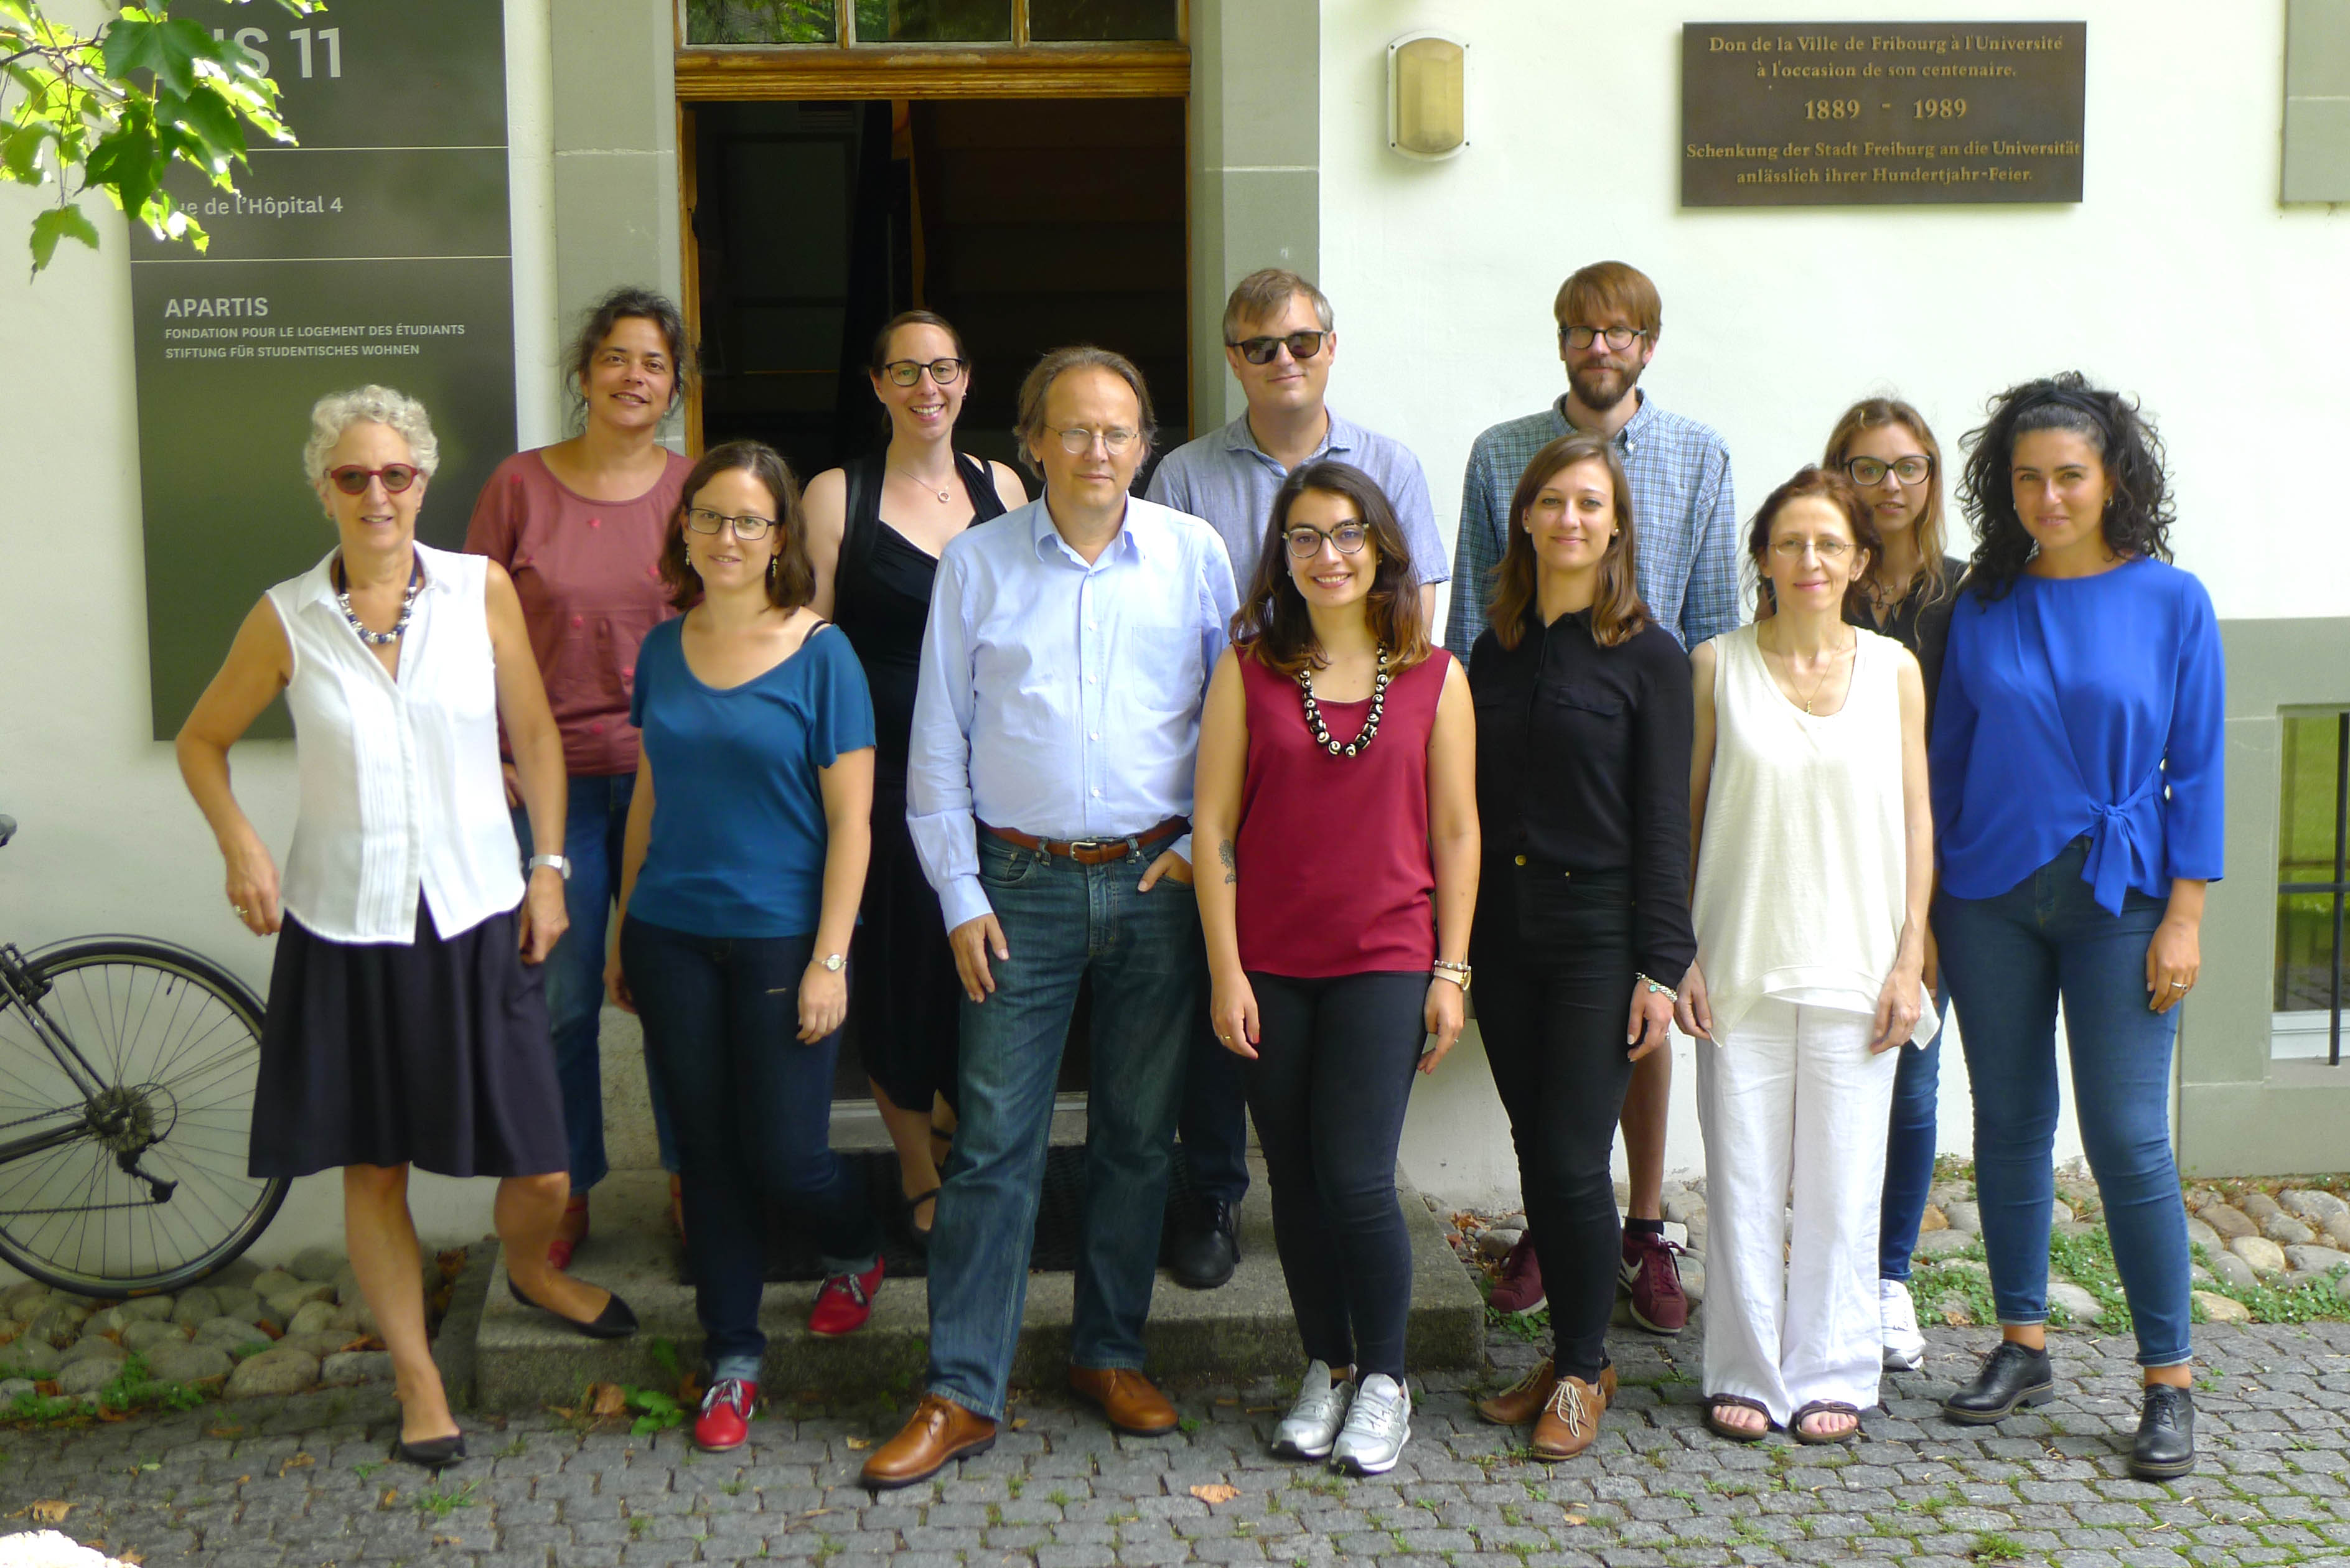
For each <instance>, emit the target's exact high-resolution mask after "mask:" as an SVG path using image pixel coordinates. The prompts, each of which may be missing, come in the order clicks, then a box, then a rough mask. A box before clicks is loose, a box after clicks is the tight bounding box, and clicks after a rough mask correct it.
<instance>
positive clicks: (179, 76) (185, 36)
mask: <svg viewBox="0 0 2350 1568" xmlns="http://www.w3.org/2000/svg"><path fill="white" fill-rule="evenodd" d="M157 9H158V10H159V11H160V10H161V7H160V6H159V7H157ZM99 48H100V49H101V50H102V51H103V52H104V56H105V60H106V74H107V75H108V76H110V77H112V78H115V79H116V80H118V81H120V80H122V79H124V78H128V77H129V76H130V73H131V72H133V71H152V72H153V73H154V75H155V85H156V87H157V88H160V89H163V90H167V91H171V92H175V93H185V92H186V91H187V90H188V89H189V88H192V87H193V86H195V84H196V68H195V67H196V62H197V61H198V60H200V59H211V58H213V52H214V51H213V36H212V35H211V34H210V33H207V32H205V31H204V28H203V24H202V23H200V22H191V21H188V20H186V19H185V18H182V19H181V20H180V21H177V22H161V21H151V20H148V19H147V18H145V17H142V16H133V15H130V14H125V15H123V16H117V17H116V18H115V19H114V20H113V21H111V22H109V23H108V24H107V25H106V30H105V31H104V32H102V33H100V34H99Z"/></svg>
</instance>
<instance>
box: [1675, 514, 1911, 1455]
mask: <svg viewBox="0 0 2350 1568" xmlns="http://www.w3.org/2000/svg"><path fill="white" fill-rule="evenodd" d="M1878 547H1879V544H1878V539H1877V526H1876V524H1875V521H1874V520H1873V518H1872V517H1871V515H1870V513H1869V508H1868V506H1867V504H1866V503H1865V502H1864V501H1863V500H1862V499H1861V498H1860V496H1859V494H1858V493H1856V491H1854V489H1853V488H1852V486H1851V485H1850V483H1847V482H1846V480H1845V478H1844V477H1843V476H1842V475H1841V474H1836V473H1832V472H1827V471H1825V470H1823V469H1818V468H1805V469H1803V470H1801V471H1800V472H1797V473H1796V474H1795V476H1794V478H1793V479H1790V480H1789V481H1787V483H1784V484H1783V485H1781V486H1780V487H1779V488H1778V489H1777V490H1775V491H1773V492H1772V493H1771V495H1770V498H1769V499H1768V500H1766V501H1764V502H1763V508H1762V510H1761V512H1759V513H1758V514H1756V516H1755V519H1754V524H1753V527H1752V530H1751V531H1750V533H1749V535H1748V539H1747V549H1748V551H1749V553H1750V554H1751V555H1752V556H1753V557H1754V563H1755V566H1756V568H1757V570H1758V571H1759V572H1760V574H1761V575H1762V576H1763V579H1764V580H1765V581H1767V582H1768V583H1769V585H1770V586H1771V588H1772V590H1773V593H1774V594H1775V596H1776V599H1777V604H1778V612H1777V614H1775V615H1774V616H1773V617H1772V618H1770V619H1769V620H1766V621H1760V622H1756V623H1754V624H1752V625H1749V626H1743V627H1741V628H1738V629H1737V630H1736V631H1732V632H1726V633H1724V634H1723V635H1721V637H1717V638H1715V639H1712V640H1711V641H1710V642H1707V643H1704V644H1702V645H1701V646H1700V647H1699V648H1698V649H1697V651H1696V652H1695V653H1693V654H1692V655H1690V667H1691V670H1692V672H1693V676H1694V680H1695V684H1696V698H1697V703H1696V706H1697V723H1696V731H1695V745H1694V747H1693V751H1692V760H1691V766H1690V817H1691V829H1690V833H1691V837H1692V838H1693V839H1694V841H1695V846H1696V857H1697V879H1696V888H1695V892H1694V895H1693V897H1692V898H1691V900H1690V904H1691V909H1690V913H1691V916H1692V923H1693V924H1694V925H1695V926H1696V928H1697V944H1698V957H1697V962H1696V963H1694V964H1692V965H1690V971H1689V974H1688V977H1687V978H1686V979H1685V980H1684V981H1683V982H1682V985H1681V993H1680V999H1679V1007H1678V1012H1679V1022H1680V1025H1681V1027H1682V1028H1683V1029H1685V1030H1687V1031H1688V1032H1689V1033H1691V1034H1693V1035H1696V1036H1697V1037H1698V1038H1699V1039H1700V1041H1705V1042H1708V1043H1709V1044H1703V1045H1701V1046H1700V1048H1699V1051H1698V1112H1699V1116H1700V1123H1701V1125H1702V1127H1703V1129H1704V1133H1705V1155H1706V1196H1707V1200H1708V1210H1709V1219H1710V1221H1711V1225H1712V1247H1711V1252H1710V1254H1709V1257H1708V1260H1707V1262H1708V1263H1709V1268H1708V1272H1707V1286H1708V1292H1707V1297H1706V1313H1705V1389H1706V1396H1707V1398H1706V1424H1707V1426H1709V1427H1711V1428H1712V1429H1713V1430H1714V1431H1716V1432H1718V1433H1720V1434H1721V1436H1723V1437H1726V1438H1732V1439H1734V1440H1736V1441H1740V1442H1752V1441H1754V1440H1755V1439H1757V1438H1761V1437H1762V1436H1763V1434H1764V1433H1765V1432H1767V1431H1769V1430H1770V1429H1771V1428H1773V1426H1774V1425H1783V1426H1784V1427H1785V1428H1787V1429H1788V1431H1789V1432H1790V1433H1791V1434H1793V1436H1794V1438H1795V1440H1796V1441H1797V1442H1801V1443H1840V1442H1849V1441H1851V1440H1852V1438H1854V1437H1855V1436H1856V1435H1857V1434H1858V1432H1859V1429H1860V1412H1861V1410H1862V1409H1864V1408H1866V1407H1868V1406H1871V1405H1874V1404H1876V1403H1877V1373H1878V1369H1879V1366H1880V1365H1881V1360H1882V1355H1883V1351H1882V1347H1881V1345H1880V1343H1879V1340H1880V1335H1879V1332H1878V1326H1877V1208H1878V1196H1879V1190H1880V1189H1881V1187H1882V1185H1883V1181H1884V1171H1885V1128H1886V1122H1887V1116H1888V1114H1889V1112H1890V1108H1891V1105H1892V1096H1893V1079H1894V1069H1895V1066H1896V1063H1897V1058H1896V1057H1895V1056H1894V1055H1893V1054H1892V1053H1893V1051H1894V1050H1895V1049H1896V1048H1897V1047H1898V1046H1900V1045H1902V1044H1905V1043H1910V1044H1924V1042H1925V1041H1927V1040H1929V1039H1931V1038H1932V1037H1933V1033H1934V1026H1935V1022H1936V1021H1935V1019H1934V1017H1933V1015H1932V1014H1931V1013H1930V1012H1927V1011H1926V1009H1925V1007H1924V1002H1923V997H1922V995H1921V994H1920V986H1919V977H1920V974H1921V971H1922V970H1923V968H1924V964H1925V942H1926V909H1927V901H1928V897H1929V893H1930V892H1931V889H1932V882H1933V831H1932V817H1931V810H1930V807H1929V802H1928V795H1927V790H1926V732H1925V713H1926V691H1925V683H1924V680H1922V678H1921V677H1920V676H1919V674H1918V660H1917V659H1916V658H1915V657H1914V656H1912V655H1911V654H1910V652H1909V651H1908V649H1905V648H1903V647H1902V646H1901V645H1900V644H1899V643H1898V642H1896V641H1894V640H1893V639H1890V638H1887V637H1882V636H1879V635H1878V634H1877V633H1876V632H1873V631H1867V630H1865V629H1863V628H1859V627H1856V626H1852V625H1848V624H1847V623H1846V620H1845V613H1844V612H1845V610H1846V601H1847V599H1848V597H1850V596H1852V595H1854V594H1856V593H1858V592H1860V591H1862V590H1861V585H1862V584H1863V583H1864V582H1865V581H1866V573H1867V569H1868V564H1869V562H1870V561H1871V559H1873V558H1874V556H1876V554H1877V549H1878ZM1790 1192H1792V1193H1793V1195H1794V1234H1793V1236H1792V1238H1791V1237H1790V1236H1789V1234H1788V1225H1787V1218H1786V1205H1787V1200H1788V1195H1789V1194H1790Z"/></svg>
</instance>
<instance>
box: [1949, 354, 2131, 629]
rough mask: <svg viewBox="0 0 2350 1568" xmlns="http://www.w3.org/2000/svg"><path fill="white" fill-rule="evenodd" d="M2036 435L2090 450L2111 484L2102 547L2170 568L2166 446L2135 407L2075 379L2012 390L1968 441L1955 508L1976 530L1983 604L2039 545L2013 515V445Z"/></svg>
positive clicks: (2073, 373) (2003, 591) (1973, 577)
mask: <svg viewBox="0 0 2350 1568" xmlns="http://www.w3.org/2000/svg"><path fill="white" fill-rule="evenodd" d="M2033 431H2072V432H2073V433H2074V434H2075V435H2077V436H2080V437H2081V438H2082V439H2083V440H2085V441H2087V442H2088V443H2089V444H2090V445H2091V446H2093V447H2095V448H2096V450H2097V457H2098V461H2099V462H2103V463H2104V464H2105V469H2106V478H2108V479H2110V480H2111V481H2112V482H2113V487H2114V493H2113V498H2112V500H2111V501H2110V502H2109V503H2108V504H2106V515H2105V520H2104V529H2105V535H2106V548H2107V549H2109V550H2111V551H2113V553H2114V554H2115V555H2116V556H2121V557H2123V558H2124V559H2125V560H2126V559H2128V558H2130V557H2132V556H2153V557H2154V558H2155V559H2156V560H2158V561H2168V559H2170V525H2171V524H2173V523H2174V522H2176V521H2178V513H2177V508H2176V506H2175V504H2174V503H2173V502H2172V500H2171V495H2170V474H2169V470H2168V459H2167V457H2166V455H2165V453H2164V452H2163V446H2162V437H2161V436H2160V435H2159V434H2158V433H2157V432H2156V431H2155V428H2154V425H2153V424H2152V422H2151V421H2148V420H2147V417H2146V415H2145V414H2144V413H2143V412H2141V411H2140V410H2139V409H2138V406H2137V400H2135V399H2133V398H2126V397H2124V396H2123V395H2122V394H2121V393H2119V392H2108V391H2103V390H2100V389H2097V388H2095V387H2093V386H2091V385H2089V381H2088V378H2087V377H2085V376H2084V375H2082V374H2081V373H2080V372H2079V371H2077V370H2067V371H2065V372H2064V374H2062V375H2058V376H2044V377H2042V378H2041V379H2038V380H2034V381H2025V382H2022V383H2021V384H2019V385H2017V386H2013V387H2010V388H2009V389H2007V390H2006V391H2004V392H2002V393H2000V394H1999V396H1997V397H1995V398H1993V399H1992V400H1991V417H1990V418H1989V419H1987V420H1985V421H1983V423H1982V424H1981V427H1980V428H1979V429H1976V430H1971V431H1968V432H1967V435H1966V440H1965V441H1964V442H1963V444H1964V445H1965V447H1966V449H1967V462H1966V467H1965V469H1964V470H1963V471H1962V472H1960V477H1959V504H1960V505H1961V506H1962V507H1964V508H1965V510H1966V514H1967V517H1968V520H1969V521H1970V522H1971V523H1972V524H1974V528H1975V537H1976V541H1977V542H1976V545H1975V553H1974V559H1973V561H1972V563H1971V564H1970V567H1969V572H1968V580H1969V582H1970V584H1971V585H1972V587H1973V588H1974V591H1975V594H1976V596H1977V597H1980V598H1981V599H1982V600H1983V601H1984V602H1985V603H1989V602H1991V600H1994V599H2000V598H2004V597H2007V594H2008V592H2009V590H2010V589H2012V588H2013V587H2015V579H2016V578H2017V577H2019V576H2022V575H2023V568H2024V567H2025V566H2029V565H2030V564H2031V562H2032V557H2033V555H2034V554H2035V553H2036V552H2037V551H2038V549H2039V545H2038V544H2037V543H2036V542H2035V541H2034V540H2033V537H2032V532H2031V530H2030V529H2028V528H2026V527H2024V525H2023V519H2022V517H2020V516H2018V515H2017V514H2016V510H2015V482H2014V480H2013V478H2012V470H2013V467H2014V463H2015V443H2016V441H2018V440H2019V439H2021V438H2022V437H2023V436H2026V435H2029V434H2031V433H2032V432H2033Z"/></svg>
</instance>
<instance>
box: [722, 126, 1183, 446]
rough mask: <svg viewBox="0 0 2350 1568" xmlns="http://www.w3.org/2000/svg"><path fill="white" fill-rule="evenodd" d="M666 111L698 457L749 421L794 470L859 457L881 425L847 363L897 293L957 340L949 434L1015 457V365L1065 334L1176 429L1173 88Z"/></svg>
mask: <svg viewBox="0 0 2350 1568" xmlns="http://www.w3.org/2000/svg"><path fill="white" fill-rule="evenodd" d="M685 114H686V119H687V124H686V135H685V137H684V139H683V143H682V145H683V147H684V149H685V150H686V156H687V159H688V166H687V181H686V189H687V191H688V193H689V195H688V200H689V208H688V213H687V219H688V239H687V244H688V256H687V264H688V268H689V277H690V288H689V294H690V296H691V305H692V306H693V308H694V311H695V314H696V316H697V318H698V319H697V320H696V322H695V327H696V331H697V335H698V337H699V338H700V340H701V342H702V356H703V371H702V392H701V396H700V399H699V400H698V405H697V407H696V408H695V409H693V410H691V413H692V415H693V416H694V425H695V428H694V430H693V431H692V432H691V434H692V436H693V439H694V446H695V449H696V450H697V451H698V450H700V449H701V447H702V445H704V444H706V443H712V442H716V441H726V440H731V439H735V438H738V437H749V438H755V439H757V440H760V441H766V442H768V443H769V444H771V445H773V446H775V448H777V449H778V450H779V451H781V452H783V453H784V454H785V456H786V457H787V458H788V459H789V460H790V462H791V463H792V465H793V467H794V469H795V470H796V471H797V472H801V473H803V474H806V473H812V472H816V471H818V470H821V469H824V468H829V467H832V466H835V465H837V464H838V463H840V462H843V461H845V460H847V459H848V458H850V457H854V456H856V455H858V454H859V453H861V452H866V451H868V450H870V448H871V446H872V444H873V443H874V442H875V441H877V440H880V439H885V434H886V427H885V426H883V425H882V424H881V423H880V421H879V411H878V410H877V409H876V407H875V404H874V401H873V396H872V392H871V389H870V388H869V387H868V383H867V380H866V374H865V366H866V356H867V353H868V348H869V346H870V344H871V341H872V337H873V334H874V332H875V331H876V330H877V329H878V328H879V326H880V324H881V323H882V322H884V321H886V320H888V319H889V317H891V316H893V315H895V314H896V313H897V312H899V311H900V310H904V309H909V308H912V307H915V306H921V307H924V308H928V309H931V310H936V311H938V312H939V313H940V314H941V315H943V316H945V317H947V318H948V319H949V320H951V321H952V322H954V323H955V325H956V326H957V327H959V328H961V329H962V333H963V336H964V339H965V341H966V343H967V344H968V346H969V349H970V353H971V356H972V360H973V363H974V366H975V369H974V374H973V377H972V393H971V400H970V401H969V403H968V404H967V405H966V406H965V409H964V411H963V415H962V424H961V426H960V427H959V429H958V431H957V441H958V444H959V445H962V446H963V447H965V448H966V450H969V451H972V452H977V453H980V454H982V455H984V456H989V457H995V458H1000V459H1003V460H1004V461H1006V462H1009V461H1011V460H1012V459H1013V456H1014V452H1013V444H1012V437H1011V426H1012V423H1013V417H1014V397H1015V394H1016V392H1017V390H1018V388H1019V384H1020V379H1021V378H1022V377H1023V376H1024V375H1025V374H1026V373H1027V370H1028V368H1029V367H1030V366H1031V365H1032V364H1034V363H1035V360H1036V358H1037V357H1038V356H1039V355H1040V354H1042V353H1044V352H1045V350H1047V349H1049V348H1055V347H1057V346H1059V345H1062V344H1065V343H1079V342H1089V343H1097V344H1100V345H1102V346H1103V347H1105V348H1115V349H1117V350H1118V351H1119V352H1120V353H1123V354H1126V355H1127V356H1128V357H1129V358H1132V359H1133V360H1134V361H1135V362H1136V363H1137V364H1138V365H1139V366H1140V367H1141V369H1142V371H1143V373H1144V375H1145V376H1146V377H1147V378H1148V379H1149V385H1150V387H1151V390H1152V396H1153V400H1155V401H1156V403H1157V404H1158V407H1159V412H1160V417H1161V420H1162V421H1164V422H1165V423H1166V424H1167V425H1168V427H1169V430H1168V434H1169V436H1170V437H1171V438H1173V440H1176V441H1180V439H1181V432H1182V431H1183V429H1184V410H1186V409H1187V408H1188V407H1189V405H1190V377H1189V371H1188V367H1187V354H1186V348H1187V329H1188V312H1187V298H1186V293H1185V276H1186V257H1185V242H1186V224H1185V216H1186V214H1185V204H1184V203H1185V180H1184V160H1183V138H1184V105H1183V102H1182V100H1181V99H1169V98H1141V99H1102V98H1093V99H1037V98H1017V99H968V98H965V99H894V100H893V99H823V100H795V101H784V102H775V101H764V102H698V103H692V104H690V105H688V106H686V109H685ZM1164 444H1170V443H1167V442H1162V445H1164Z"/></svg>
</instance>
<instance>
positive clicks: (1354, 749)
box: [1297, 648, 1388, 757]
mask: <svg viewBox="0 0 2350 1568" xmlns="http://www.w3.org/2000/svg"><path fill="white" fill-rule="evenodd" d="M1297 694H1298V698H1299V700H1300V701H1302V702H1303V703H1304V704H1305V727H1306V728H1307V729H1308V730H1310V731H1312V732H1314V743H1315V745H1317V746H1319V747H1321V748H1322V749H1323V750H1324V751H1326V752H1328V753H1330V754H1331V755H1332V756H1334V757H1340V756H1345V757H1353V756H1359V755H1361V754H1362V753H1364V752H1366V751H1368V750H1369V749H1370V744H1371V742H1373V741H1374V740H1376V739H1378V733H1379V715H1380V713H1381V712H1383V711H1385V710H1386V708H1387V701H1388V650H1387V649H1384V648H1382V649H1379V673H1378V680H1376V681H1374V682H1373V683H1372V686H1371V713H1370V717H1369V718H1367V719H1366V720H1365V721H1364V722H1363V732H1362V733H1361V734H1359V735H1357V736H1356V737H1355V738H1354V739H1353V740H1352V741H1349V742H1347V743H1346V744H1345V745H1343V746H1342V745H1340V744H1339V743H1338V742H1336V741H1335V740H1333V739H1331V737H1330V726H1329V725H1328V724H1326V723H1325V722H1323V720H1322V710H1321V708H1320V706H1319V705H1317V704H1316V703H1315V701H1314V677H1313V673H1312V666H1310V665H1309V666H1307V667H1306V668H1305V669H1304V670H1299V671H1298V672H1297Z"/></svg>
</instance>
